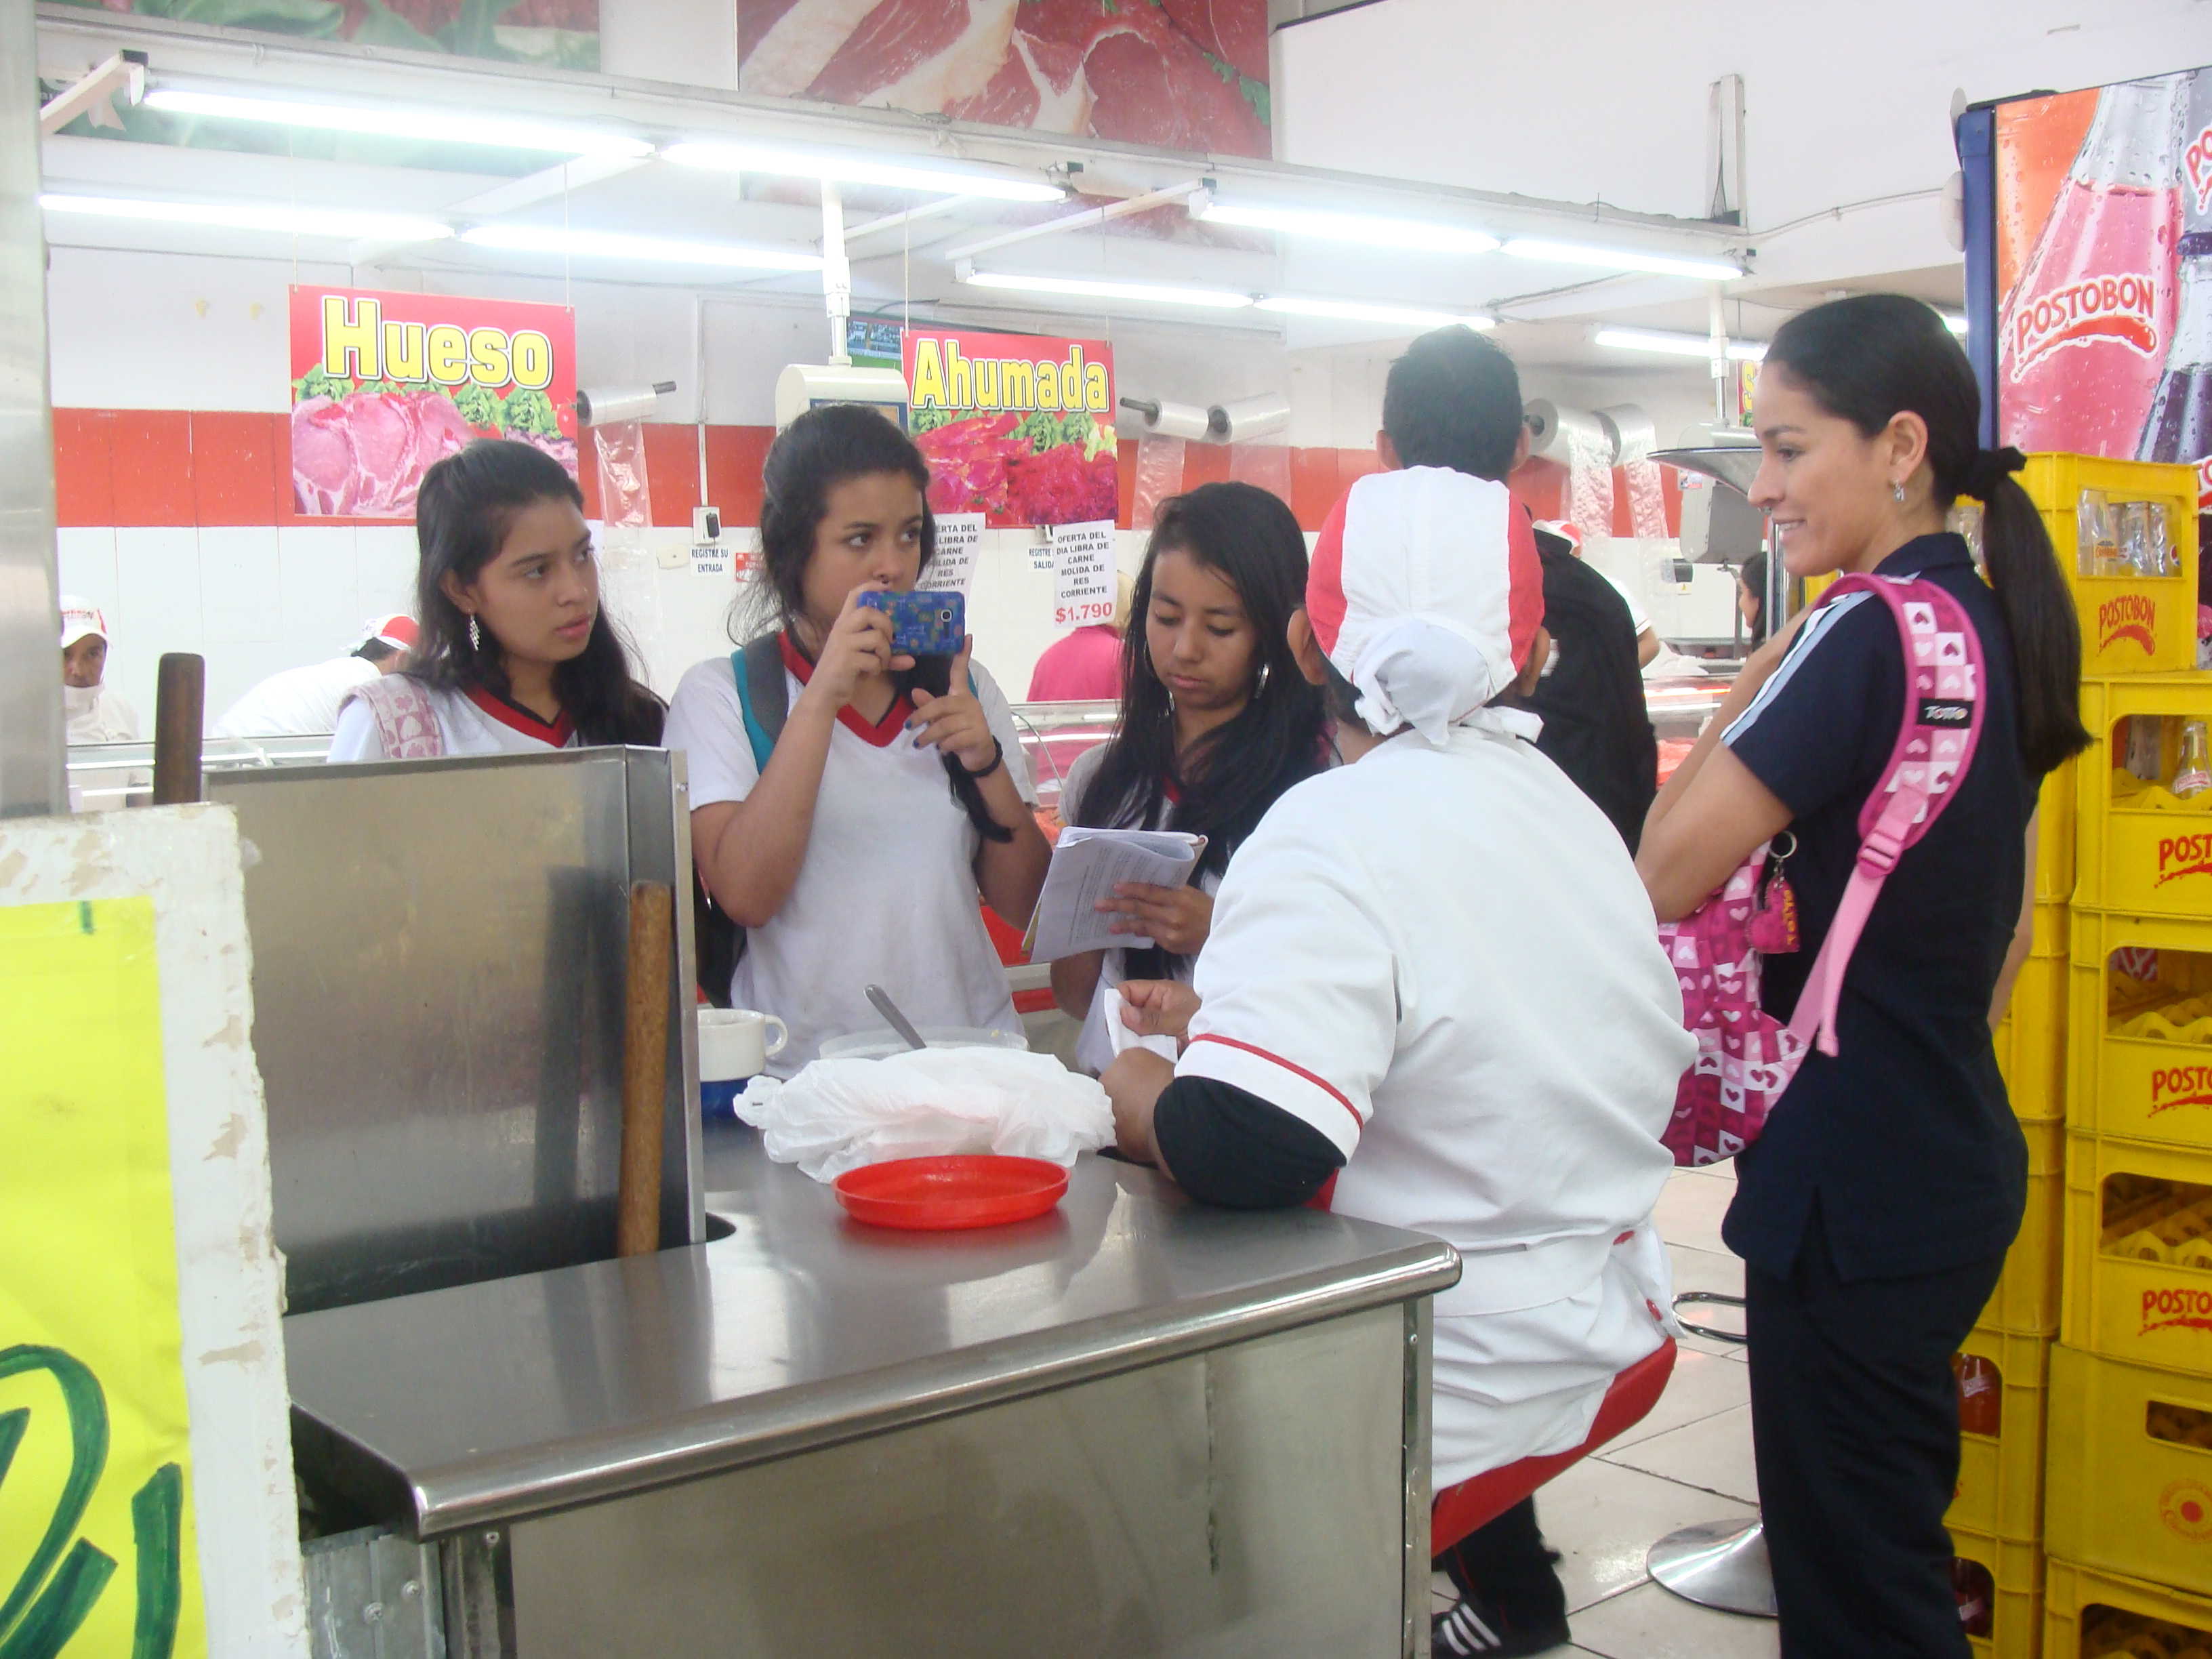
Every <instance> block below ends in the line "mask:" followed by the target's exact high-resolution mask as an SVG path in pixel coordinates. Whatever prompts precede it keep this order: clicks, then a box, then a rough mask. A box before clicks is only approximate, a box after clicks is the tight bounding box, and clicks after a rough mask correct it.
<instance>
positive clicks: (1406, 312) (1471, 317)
mask: <svg viewBox="0 0 2212 1659" xmlns="http://www.w3.org/2000/svg"><path fill="white" fill-rule="evenodd" d="M1259 306H1260V309H1261V310H1262V311H1277V312H1280V313H1283V314H1284V315H1285V316H1286V317H1331V318H1337V319H1341V320H1343V321H1345V322H1347V323H1394V324H1401V325H1404V326H1405V327H1407V328H1449V327H1451V326H1452V325H1454V324H1455V323H1458V324H1463V325H1465V326H1467V327H1468V328H1478V329H1492V328H1496V327H1497V326H1498V319H1496V318H1495V317H1485V316H1483V315H1481V314H1480V313H1477V312H1465V311H1425V310H1423V309H1422V308H1421V307H1419V306H1384V305H1369V304H1367V303H1366V302H1364V301H1359V300H1302V299H1299V298H1297V296H1296V295H1288V294H1273V295H1268V296H1267V298H1266V299H1264V300H1262V301H1260V302H1259Z"/></svg>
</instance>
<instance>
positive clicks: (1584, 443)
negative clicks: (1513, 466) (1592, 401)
mask: <svg viewBox="0 0 2212 1659" xmlns="http://www.w3.org/2000/svg"><path fill="white" fill-rule="evenodd" d="M1522 415H1523V416H1525V417H1526V419H1527V420H1528V453H1530V454H1532V455H1541V456H1543V457H1544V458H1545V459H1547V460H1553V461H1557V462H1559V464H1560V465H1563V466H1571V465H1573V464H1574V459H1575V453H1576V452H1577V450H1578V449H1579V450H1580V451H1581V452H1582V453H1583V454H1584V455H1585V456H1595V458H1596V459H1598V460H1599V461H1600V462H1601V464H1602V465H1607V466H1610V465H1613V434H1612V433H1611V432H1609V431H1608V430H1607V428H1606V426H1605V424H1604V422H1601V421H1600V420H1599V419H1598V417H1597V416H1595V415H1594V414H1592V413H1591V412H1590V411H1589V410H1586V409H1569V408H1566V407H1565V406H1563V405H1561V404H1555V403H1553V401H1552V400H1551V399H1550V398H1530V399H1529V400H1528V402H1527V403H1526V404H1523V405H1522Z"/></svg>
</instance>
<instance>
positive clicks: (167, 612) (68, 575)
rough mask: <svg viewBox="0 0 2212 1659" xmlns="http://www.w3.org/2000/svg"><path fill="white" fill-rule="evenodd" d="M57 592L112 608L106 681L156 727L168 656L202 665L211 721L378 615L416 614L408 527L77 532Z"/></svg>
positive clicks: (66, 536) (341, 648) (334, 650)
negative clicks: (188, 654) (158, 685)
mask: <svg viewBox="0 0 2212 1659" xmlns="http://www.w3.org/2000/svg"><path fill="white" fill-rule="evenodd" d="M58 550H59V556H60V564H61V586H62V591H63V592H66V593H77V594H82V595H83V596H84V597H85V598H86V599H90V600H91V601H92V602H93V603H94V604H95V605H99V606H100V608H101V609H102V610H104V611H106V613H107V625H108V628H109V629H110V630H111V633H112V638H111V639H110V641H109V642H108V666H107V675H108V680H109V683H110V684H112V685H113V686H114V687H115V688H116V690H118V691H119V692H121V693H122V695H123V696H124V697H125V698H126V699H127V700H128V701H129V702H131V705H132V706H133V707H134V708H137V711H138V714H139V720H140V722H141V725H142V726H144V727H145V728H146V729H147V730H149V731H150V730H151V722H152V719H153V712H154V684H155V671H156V666H157V665H158V663H159V661H160V659H161V653H163V652H165V651H196V652H197V653H200V654H201V655H202V656H203V657H204V658H205V659H207V714H208V719H209V720H210V721H212V720H214V719H215V718H216V716H218V715H219V714H222V711H223V710H224V709H225V708H228V707H229V706H230V705H231V703H233V702H235V701H236V700H237V699H238V698H239V697H240V696H242V695H243V694H244V693H245V692H246V690H247V689H248V688H249V687H251V686H252V685H253V684H255V683H256V682H257V681H258V680H261V679H264V678H266V677H267V676H269V675H270V674H274V673H276V672H278V671H280V670H283V669H286V668H296V667H298V666H300V665H301V664H303V663H311V662H321V661H324V660H325V659H329V658H331V657H335V656H340V655H343V653H346V652H348V651H350V650H352V649H353V647H355V646H356V645H358V644H359V643H360V642H361V640H362V625H363V624H364V623H367V622H368V621H369V620H370V619H371V618H373V617H381V616H389V615H391V614H392V612H394V611H411V610H413V609H414V601H413V597H412V596H413V593H414V586H415V532H414V531H413V530H412V529H410V528H409V527H407V526H374V527H362V528H355V527H352V526H328V527H325V526H300V527H295V526H284V527H283V528H276V527H270V526H260V527H254V526H226V527H223V528H220V529H216V528H209V529H197V530H196V529H191V528H189V527H186V528H152V529H142V528H132V527H126V528H123V529H70V530H64V531H62V532H60V533H59V536H58Z"/></svg>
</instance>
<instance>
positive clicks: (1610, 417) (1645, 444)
mask: <svg viewBox="0 0 2212 1659" xmlns="http://www.w3.org/2000/svg"><path fill="white" fill-rule="evenodd" d="M1592 418H1593V419H1595V421H1596V422H1597V423H1598V424H1599V425H1600V426H1601V427H1603V428H1605V429H1606V431H1607V432H1608V433H1610V434H1611V435H1612V436H1613V465H1615V466H1628V465H1633V464H1634V463H1635V462H1638V461H1640V460H1643V459H1644V458H1645V457H1647V456H1649V455H1650V453H1651V452H1652V451H1653V450H1655V449H1656V448H1657V447H1659V428H1657V427H1656V425H1654V424H1653V422H1652V419H1651V417H1650V416H1649V415H1647V414H1645V413H1644V407H1643V405H1642V404H1610V405H1608V406H1607V407H1606V408H1604V409H1601V410H1598V411H1596V413H1595V415H1594V416H1592Z"/></svg>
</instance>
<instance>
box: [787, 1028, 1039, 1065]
mask: <svg viewBox="0 0 2212 1659" xmlns="http://www.w3.org/2000/svg"><path fill="white" fill-rule="evenodd" d="M915 1029H916V1030H919V1031H920V1032H921V1040H922V1041H923V1042H927V1044H928V1045H929V1046H930V1047H931V1048H1028V1047H1029V1046H1030V1044H1029V1039H1028V1038H1027V1037H1025V1036H1018V1035H1016V1034H1015V1033H1013V1032H1011V1031H989V1030H983V1029H982V1028H981V1027H980V1026H974V1025H921V1026H917V1027H915ZM907 1052H908V1049H907V1044H906V1039H905V1038H904V1037H902V1036H900V1035H899V1034H898V1033H897V1032H896V1031H894V1030H891V1029H890V1027H889V1026H883V1027H879V1028H878V1029H877V1030H872V1031H853V1032H849V1033H848V1034H847V1035H846V1036H838V1037H831V1038H830V1039H829V1041H828V1042H825V1043H823V1045H822V1058H823V1059H824V1060H885V1059H888V1058H890V1056H891V1055H893V1054H905V1053H907Z"/></svg>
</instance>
